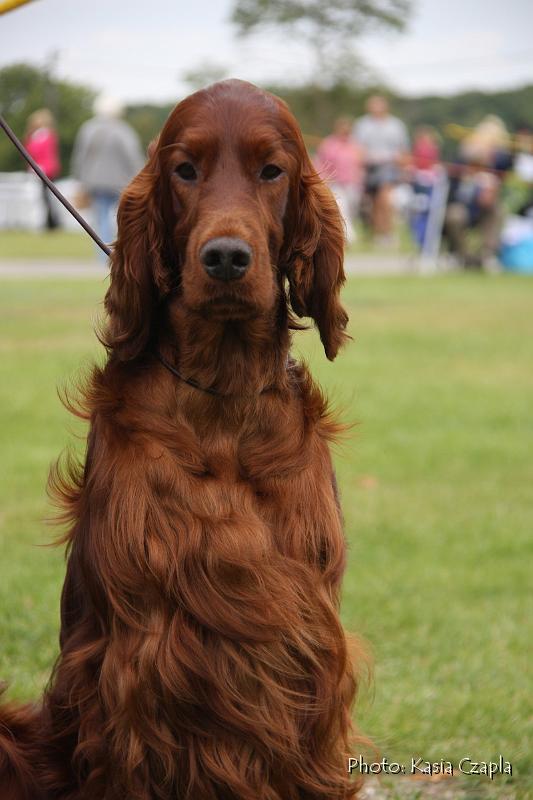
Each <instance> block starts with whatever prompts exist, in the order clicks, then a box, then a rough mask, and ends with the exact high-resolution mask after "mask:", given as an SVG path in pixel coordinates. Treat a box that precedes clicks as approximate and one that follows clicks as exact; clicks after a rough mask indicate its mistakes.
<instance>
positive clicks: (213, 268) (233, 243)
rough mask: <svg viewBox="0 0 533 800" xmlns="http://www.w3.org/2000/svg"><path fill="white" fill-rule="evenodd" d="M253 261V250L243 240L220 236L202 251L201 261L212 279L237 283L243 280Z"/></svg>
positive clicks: (206, 244) (210, 241) (211, 240)
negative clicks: (236, 281) (239, 279)
mask: <svg viewBox="0 0 533 800" xmlns="http://www.w3.org/2000/svg"><path fill="white" fill-rule="evenodd" d="M251 260H252V248H251V247H250V245H248V244H246V242H243V241H242V239H233V238H231V237H230V236H220V237H219V238H218V239H210V240H209V241H208V242H206V243H205V244H204V246H203V247H202V249H201V250H200V261H201V262H202V264H203V265H204V269H205V271H206V272H207V274H208V275H210V276H211V277H212V278H217V279H218V280H219V281H235V280H237V279H238V278H242V276H243V275H244V273H245V272H246V270H247V269H248V267H249V266H250V262H251Z"/></svg>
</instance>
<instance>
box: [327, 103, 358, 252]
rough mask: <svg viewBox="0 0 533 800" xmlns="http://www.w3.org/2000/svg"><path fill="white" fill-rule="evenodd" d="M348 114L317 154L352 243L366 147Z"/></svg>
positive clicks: (338, 122)
mask: <svg viewBox="0 0 533 800" xmlns="http://www.w3.org/2000/svg"><path fill="white" fill-rule="evenodd" d="M351 129H352V123H351V120H350V119H348V117H339V118H338V119H337V120H336V122H335V124H334V127H333V133H332V134H331V135H330V136H326V138H325V139H324V140H323V141H322V142H321V144H320V146H319V148H318V150H317V153H316V158H315V164H316V167H317V169H318V170H319V171H320V172H321V173H322V177H323V178H324V179H325V180H327V181H328V182H329V185H330V188H331V191H332V192H333V194H334V195H335V199H336V200H337V204H338V206H339V210H340V212H341V214H342V217H343V219H344V223H345V226H346V239H347V241H348V243H350V242H354V241H355V239H356V233H355V228H354V224H353V221H354V219H355V217H356V216H357V211H358V207H359V200H360V198H361V191H362V185H363V163H362V151H361V148H360V147H359V145H358V144H357V142H355V141H354V139H353V138H352V135H351Z"/></svg>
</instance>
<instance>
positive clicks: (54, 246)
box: [0, 228, 96, 262]
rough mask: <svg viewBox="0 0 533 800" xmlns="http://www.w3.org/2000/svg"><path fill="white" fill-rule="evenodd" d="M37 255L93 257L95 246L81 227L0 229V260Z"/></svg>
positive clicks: (62, 257)
mask: <svg viewBox="0 0 533 800" xmlns="http://www.w3.org/2000/svg"><path fill="white" fill-rule="evenodd" d="M37 258H45V259H54V260H63V261H65V260H68V261H94V260H96V249H95V246H93V243H92V242H91V240H90V238H89V236H88V235H87V234H86V233H84V232H83V231H82V229H81V228H80V232H78V231H63V230H54V231H49V232H42V231H35V233H28V231H0V262H1V260H2V259H9V260H13V259H15V260H17V261H18V260H26V259H27V260H34V259H37Z"/></svg>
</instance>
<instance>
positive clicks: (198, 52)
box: [0, 0, 533, 101]
mask: <svg viewBox="0 0 533 800" xmlns="http://www.w3.org/2000/svg"><path fill="white" fill-rule="evenodd" d="M325 2H327V0H325ZM231 7H232V2H231V0H186V1H185V2H182V0H145V2H142V3H141V2H132V0H36V2H33V3H30V4H29V5H27V6H24V7H22V8H20V9H18V10H16V11H13V12H11V13H9V14H7V15H5V16H2V17H0V65H2V66H3V65H5V64H10V63H13V62H15V61H29V62H34V63H43V62H44V61H45V60H46V59H47V58H49V57H50V55H51V54H52V53H54V52H56V53H57V60H56V63H55V71H56V74H58V75H59V76H61V77H66V78H69V79H73V80H77V81H80V82H84V83H87V84H90V85H92V86H94V87H95V88H97V89H100V90H102V91H105V92H106V93H109V94H112V95H114V96H115V97H117V98H119V99H121V100H124V101H142V100H147V101H174V100H176V99H177V98H178V97H179V96H180V95H182V94H183V92H184V90H185V88H186V87H185V85H184V84H183V82H182V80H181V77H182V76H183V74H184V73H185V72H186V71H188V70H190V69H194V68H196V67H198V66H199V65H200V64H202V63H204V62H206V61H209V62H214V63H218V64H222V65H224V66H226V67H227V68H228V74H229V75H231V76H233V77H239V78H244V79H247V80H252V81H255V82H257V83H266V82H268V81H269V80H271V81H275V80H281V81H283V82H290V81H295V82H297V81H301V80H304V79H305V78H306V76H307V75H309V74H310V72H311V69H312V58H311V55H310V53H309V52H308V51H307V50H306V48H305V47H304V46H303V45H302V44H301V43H299V42H298V41H297V40H295V37H294V36H287V35H284V34H282V33H281V32H280V31H279V30H274V29H273V30H270V31H268V32H265V33H262V34H260V35H254V36H253V37H251V38H249V39H245V40H243V39H239V38H238V37H237V36H236V35H235V34H234V31H233V29H232V26H231V25H230V24H229V22H228V17H229V14H230V10H231ZM359 52H360V54H361V55H362V56H363V57H364V59H365V60H366V62H367V63H368V65H369V66H371V67H372V68H373V69H374V70H375V71H376V72H377V73H378V74H380V75H381V76H382V77H383V78H384V79H385V80H386V81H387V82H388V83H390V84H391V85H392V86H393V87H394V88H395V89H397V90H399V91H402V92H404V93H407V94H412V95H416V94H422V93H426V92H438V93H451V92H455V91H457V90H462V89H470V88H482V89H498V88H508V87H514V86H520V85H523V84H525V83H532V82H533V0H505V1H504V0H497V2H495V1H494V0H446V2H444V1H443V0H418V2H416V0H415V3H414V9H413V15H412V19H411V22H410V24H409V26H408V28H407V31H406V32H404V33H403V34H394V33H380V34H374V35H372V36H367V37H365V38H364V39H361V40H360V42H359Z"/></svg>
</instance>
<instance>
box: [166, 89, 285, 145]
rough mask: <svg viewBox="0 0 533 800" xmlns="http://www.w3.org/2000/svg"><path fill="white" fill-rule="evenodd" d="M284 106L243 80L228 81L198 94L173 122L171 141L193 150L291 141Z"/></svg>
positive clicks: (174, 115)
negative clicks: (190, 146) (184, 144)
mask: <svg viewBox="0 0 533 800" xmlns="http://www.w3.org/2000/svg"><path fill="white" fill-rule="evenodd" d="M286 116H287V115H286V113H285V109H284V104H282V103H281V101H279V100H278V98H276V97H274V95H271V94H269V93H268V92H263V91H262V90H260V89H257V87H255V86H253V85H251V84H247V83H245V82H243V81H224V82H222V83H220V84H215V85H214V86H213V87H210V88H209V89H206V90H202V91H200V92H196V93H195V94H194V95H191V96H190V97H188V98H186V99H185V100H184V101H182V102H181V103H180V104H179V105H178V106H176V108H175V110H174V112H173V113H172V114H171V116H170V119H169V123H170V124H169V131H168V133H169V134H170V136H169V137H168V138H169V139H170V141H172V140H173V141H177V140H180V141H186V142H187V144H189V145H192V149H196V147H198V146H201V145H202V144H203V145H204V147H206V148H208V149H211V148H214V147H217V149H218V148H219V147H220V146H223V147H224V146H229V145H232V146H235V145H238V144H242V145H243V146H244V147H247V146H256V147H261V146H264V147H267V146H268V145H269V144H272V143H275V142H276V141H277V140H282V139H285V140H286V139H287V136H288V135H289V127H288V126H287V120H286Z"/></svg>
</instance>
